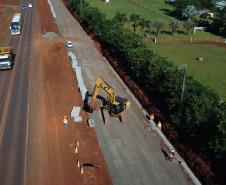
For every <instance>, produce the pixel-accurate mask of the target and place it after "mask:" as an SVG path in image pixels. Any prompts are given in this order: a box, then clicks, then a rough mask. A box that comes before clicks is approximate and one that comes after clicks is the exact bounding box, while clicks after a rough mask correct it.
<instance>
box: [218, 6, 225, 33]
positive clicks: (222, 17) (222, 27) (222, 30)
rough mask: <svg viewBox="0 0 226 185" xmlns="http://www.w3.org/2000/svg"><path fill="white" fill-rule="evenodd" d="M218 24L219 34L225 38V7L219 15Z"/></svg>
mask: <svg viewBox="0 0 226 185" xmlns="http://www.w3.org/2000/svg"><path fill="white" fill-rule="evenodd" d="M219 24H220V25H219V32H220V33H221V34H222V35H223V36H225V37H226V7H225V8H224V9H223V10H222V12H221V14H220V20H219Z"/></svg>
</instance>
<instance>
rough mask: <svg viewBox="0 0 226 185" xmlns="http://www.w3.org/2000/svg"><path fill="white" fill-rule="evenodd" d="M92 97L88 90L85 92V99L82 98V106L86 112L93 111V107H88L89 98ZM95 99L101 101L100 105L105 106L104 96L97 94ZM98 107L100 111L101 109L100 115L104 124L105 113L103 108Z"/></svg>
mask: <svg viewBox="0 0 226 185" xmlns="http://www.w3.org/2000/svg"><path fill="white" fill-rule="evenodd" d="M91 97H92V94H90V93H89V92H88V91H87V92H86V94H85V99H84V106H83V110H84V111H86V112H88V113H93V109H92V108H91V107H90V105H89V99H90V98H91ZM97 99H100V100H101V101H102V105H103V106H105V105H106V104H107V101H106V100H105V98H104V97H102V96H100V95H98V96H97ZM103 106H102V107H100V111H101V116H102V119H103V122H104V124H105V123H106V119H105V115H104V108H103Z"/></svg>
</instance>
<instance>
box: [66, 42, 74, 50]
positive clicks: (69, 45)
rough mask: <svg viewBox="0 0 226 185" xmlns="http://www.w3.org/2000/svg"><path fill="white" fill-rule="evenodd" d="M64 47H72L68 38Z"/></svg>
mask: <svg viewBox="0 0 226 185" xmlns="http://www.w3.org/2000/svg"><path fill="white" fill-rule="evenodd" d="M66 47H67V48H72V47H73V44H72V42H71V41H70V40H68V41H66Z"/></svg>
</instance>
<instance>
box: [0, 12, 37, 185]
mask: <svg viewBox="0 0 226 185" xmlns="http://www.w3.org/2000/svg"><path fill="white" fill-rule="evenodd" d="M32 15H33V13H32V8H27V9H26V11H25V12H24V24H23V29H22V34H21V35H20V36H10V39H9V41H8V42H9V43H6V44H8V45H10V46H12V47H13V50H14V52H15V53H16V57H15V65H14V67H13V69H12V70H8V71H0V184H1V185H22V184H24V177H25V176H26V173H25V172H26V165H25V164H26V137H27V124H28V122H27V115H28V91H29V65H30V62H29V58H30V48H31V38H32Z"/></svg>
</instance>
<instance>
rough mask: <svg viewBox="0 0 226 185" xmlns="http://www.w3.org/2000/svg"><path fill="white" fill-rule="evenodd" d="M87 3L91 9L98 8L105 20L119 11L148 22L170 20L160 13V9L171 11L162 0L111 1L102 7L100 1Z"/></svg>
mask: <svg viewBox="0 0 226 185" xmlns="http://www.w3.org/2000/svg"><path fill="white" fill-rule="evenodd" d="M87 2H88V3H89V4H90V5H91V6H93V7H98V8H99V9H100V10H101V11H102V12H103V13H104V14H106V16H107V18H113V17H114V15H115V13H116V12H117V11H119V12H123V13H126V14H127V15H128V17H129V15H130V14H133V13H136V14H138V15H140V16H141V17H143V18H145V19H148V20H156V19H158V18H161V19H162V20H164V21H166V22H167V21H169V20H170V19H171V18H170V17H169V16H166V15H164V13H163V11H160V9H171V6H169V5H167V4H165V3H164V0H138V1H135V0H111V1H110V3H109V4H107V5H104V2H103V1H102V0H87ZM134 2H136V3H134Z"/></svg>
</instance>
